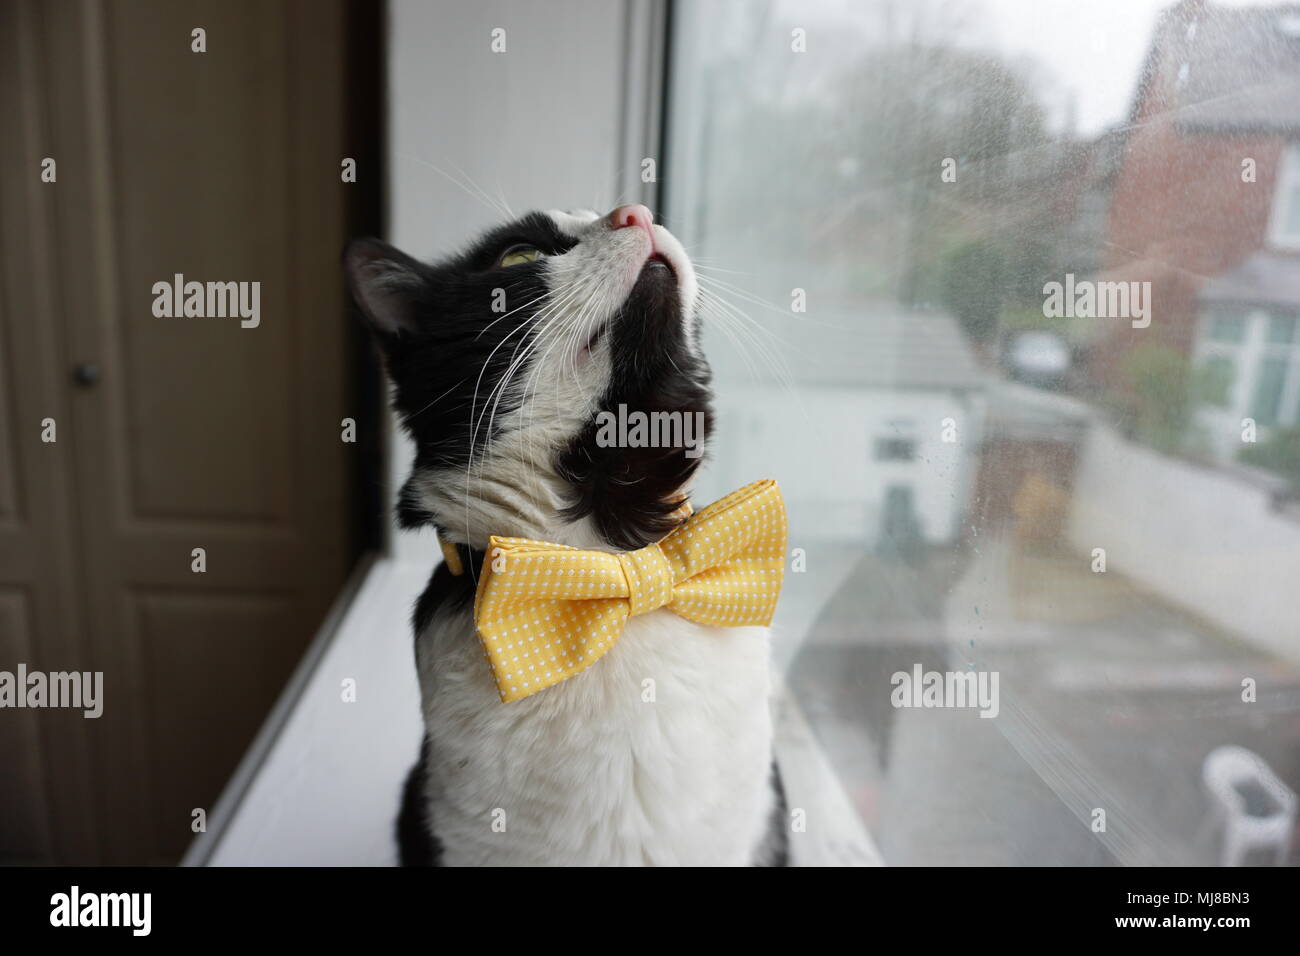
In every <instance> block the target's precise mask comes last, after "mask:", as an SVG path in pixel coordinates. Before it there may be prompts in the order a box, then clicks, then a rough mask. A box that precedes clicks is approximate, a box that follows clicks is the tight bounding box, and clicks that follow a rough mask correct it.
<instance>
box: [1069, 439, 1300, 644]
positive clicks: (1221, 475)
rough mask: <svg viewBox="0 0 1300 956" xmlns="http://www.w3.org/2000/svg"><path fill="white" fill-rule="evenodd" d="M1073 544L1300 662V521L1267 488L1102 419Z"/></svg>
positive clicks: (1090, 445)
mask: <svg viewBox="0 0 1300 956" xmlns="http://www.w3.org/2000/svg"><path fill="white" fill-rule="evenodd" d="M1069 538H1070V543H1071V546H1072V547H1073V548H1074V549H1075V550H1077V551H1079V552H1081V553H1083V554H1090V553H1091V552H1092V549H1093V548H1105V549H1106V564H1107V569H1108V570H1115V571H1119V572H1122V573H1123V574H1125V575H1128V576H1129V577H1131V578H1133V579H1134V580H1136V581H1139V582H1140V583H1141V584H1143V585H1144V586H1145V587H1147V588H1149V589H1151V590H1152V591H1153V592H1155V593H1156V594H1158V595H1160V596H1161V597H1163V598H1165V599H1166V600H1169V601H1171V602H1173V603H1175V604H1179V605H1181V606H1183V607H1185V608H1187V609H1188V610H1191V611H1193V612H1195V613H1198V614H1200V615H1202V616H1203V617H1205V618H1207V619H1208V620H1210V621H1213V622H1214V623H1216V624H1218V625H1219V626H1220V627H1222V628H1223V629H1224V630H1226V631H1228V632H1230V633H1232V634H1234V635H1237V636H1238V637H1241V638H1243V639H1245V640H1248V641H1250V642H1252V643H1254V644H1257V645H1260V646H1261V647H1265V648H1269V649H1271V650H1273V651H1274V652H1275V653H1278V654H1281V655H1284V656H1287V657H1290V658H1292V659H1295V660H1300V613H1297V608H1298V607H1300V599H1298V598H1297V589H1298V588H1300V521H1297V520H1295V519H1294V518H1290V517H1287V516H1285V515H1280V514H1277V513H1275V512H1272V511H1270V510H1269V503H1268V495H1267V492H1266V491H1264V490H1263V489H1262V488H1259V487H1255V486H1253V485H1251V484H1248V483H1247V482H1245V481H1244V480H1243V479H1242V478H1241V477H1240V476H1238V475H1234V474H1232V473H1230V472H1224V471H1216V470H1213V469H1207V468H1199V467H1197V466H1194V465H1190V464H1187V463H1186V462H1182V461H1177V460H1175V459H1172V458H1166V457H1165V456H1163V455H1160V454H1157V453H1156V452H1153V451H1150V450H1148V449H1146V448H1141V447H1139V446H1136V445H1132V444H1129V443H1128V442H1126V441H1124V440H1123V439H1122V438H1120V437H1119V436H1118V435H1117V434H1116V433H1115V432H1114V431H1113V430H1112V429H1110V428H1109V427H1106V426H1103V425H1101V424H1099V423H1094V424H1093V426H1092V427H1091V428H1090V429H1089V430H1088V435H1087V437H1086V438H1085V440H1084V446H1083V448H1082V449H1081V451H1080V454H1079V460H1078V466H1077V471H1076V474H1075V486H1074V497H1073V507H1072V510H1071V514H1070V527H1069Z"/></svg>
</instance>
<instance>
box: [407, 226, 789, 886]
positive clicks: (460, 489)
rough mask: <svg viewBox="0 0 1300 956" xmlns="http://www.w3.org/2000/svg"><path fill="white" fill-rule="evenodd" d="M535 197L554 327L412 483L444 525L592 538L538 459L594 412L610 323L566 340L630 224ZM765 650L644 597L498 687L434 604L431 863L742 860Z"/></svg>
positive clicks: (630, 234) (756, 767) (592, 319)
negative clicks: (517, 687) (609, 642)
mask: <svg viewBox="0 0 1300 956" xmlns="http://www.w3.org/2000/svg"><path fill="white" fill-rule="evenodd" d="M551 215H552V216H553V218H554V219H555V221H556V223H557V224H558V225H559V227H560V228H561V229H562V230H564V231H565V232H568V233H569V234H570V235H573V236H575V237H578V238H580V239H581V240H582V241H580V242H579V244H578V245H577V246H575V247H574V249H573V250H571V251H570V252H569V253H567V254H566V255H563V256H558V257H555V258H554V259H552V260H550V261H549V262H548V268H549V271H548V275H549V281H550V284H551V289H552V296H553V298H554V299H556V300H559V299H562V298H563V297H564V296H565V295H566V293H567V292H569V291H572V292H573V293H574V295H573V296H571V297H570V299H569V301H568V304H567V305H566V307H565V308H563V309H557V310H555V311H554V313H553V314H550V315H548V317H547V319H546V321H547V322H548V323H550V328H551V330H552V331H553V332H555V331H558V330H561V329H571V330H572V331H571V333H570V334H566V335H565V336H562V337H561V336H559V335H558V334H557V335H552V336H551V341H550V343H549V346H548V345H546V344H544V345H543V346H541V348H540V349H539V351H538V352H537V353H536V355H535V356H534V358H535V360H536V365H535V368H534V369H533V371H532V372H531V375H530V376H529V377H527V378H526V379H524V376H521V381H520V382H519V383H518V384H512V385H511V387H512V388H518V389H520V391H518V392H517V393H516V394H517V395H520V396H522V397H523V403H522V405H521V406H520V407H519V408H518V409H516V410H514V411H513V412H510V413H509V414H507V415H503V416H502V418H501V419H500V420H497V421H495V422H494V425H495V426H496V427H498V428H499V429H500V434H499V436H498V437H497V438H495V439H494V440H493V442H492V443H491V445H490V446H489V448H488V450H487V452H486V454H485V456H484V460H482V461H476V462H475V464H474V465H473V466H472V467H471V468H470V470H469V473H468V475H467V474H465V473H461V472H445V473H435V474H432V475H428V476H425V477H424V478H423V479H422V481H421V482H420V484H419V485H418V493H419V495H420V497H421V499H422V503H423V504H424V505H425V506H426V507H427V508H429V510H430V511H432V512H433V513H435V514H439V515H441V516H444V519H445V521H446V523H447V524H449V527H448V528H447V534H448V537H450V538H451V539H453V540H457V541H461V542H468V543H471V544H473V545H474V546H475V547H477V548H479V549H483V548H485V546H486V544H487V537H488V535H490V534H497V535H510V536H522V537H532V538H540V539H544V540H550V541H558V542H562V543H565V544H570V545H574V546H577V547H584V548H600V547H604V546H603V545H602V543H601V539H600V537H599V536H598V535H597V534H596V532H595V530H594V528H593V527H592V525H591V523H590V521H589V520H583V521H581V522H576V523H571V524H566V523H563V522H562V521H561V519H560V518H559V512H560V510H561V509H562V507H563V505H564V492H565V488H566V484H565V482H564V481H563V479H561V478H560V477H559V476H558V475H557V474H556V473H555V471H554V468H553V464H552V462H553V459H554V457H555V455H554V452H555V450H556V449H557V448H559V447H561V446H562V445H563V444H564V443H565V442H566V441H567V440H568V439H569V438H570V437H571V436H572V435H573V434H575V433H576V432H577V431H578V430H579V429H580V428H581V427H582V425H583V423H584V422H586V421H588V420H589V419H590V417H591V415H592V413H593V412H594V411H596V409H595V407H594V402H595V401H596V400H597V398H598V396H600V395H601V394H602V393H603V390H604V386H605V384H606V382H607V380H608V376H609V374H610V363H609V356H608V353H607V351H606V350H607V348H608V342H609V336H605V338H604V340H603V341H602V342H600V343H598V346H597V347H596V348H595V349H593V350H592V351H591V352H590V354H587V353H585V352H583V351H582V350H581V349H580V345H581V343H582V342H585V341H586V339H587V338H588V337H589V334H590V332H592V331H594V330H595V329H597V328H599V327H600V325H601V324H602V323H604V322H607V321H608V320H609V319H610V318H611V317H612V316H613V315H614V313H615V312H616V311H617V310H618V308H619V306H620V305H621V304H622V301H623V299H624V298H626V296H627V294H628V292H629V291H630V290H631V288H632V286H633V284H634V283H635V281H636V277H637V274H638V273H639V272H640V269H641V267H642V266H643V264H644V262H645V259H646V256H647V255H648V245H649V240H648V238H647V237H645V235H644V233H642V231H641V230H639V229H622V230H611V229H610V228H609V226H608V222H607V221H606V220H605V219H604V218H603V217H597V216H596V215H595V214H594V213H575V214H569V213H552V214H551ZM655 230H656V232H655V245H656V247H657V248H658V250H659V251H660V252H661V253H663V254H664V255H665V257H666V258H668V259H669V262H670V263H671V264H672V265H673V268H674V270H675V272H676V273H677V276H678V282H679V288H680V290H681V295H682V299H683V315H682V321H683V322H687V321H688V318H689V316H690V315H691V314H692V312H693V309H694V300H695V296H696V294H697V293H696V280H695V276H694V272H693V270H692V269H691V266H690V263H689V260H687V258H686V256H685V253H684V252H683V251H682V249H681V246H680V245H679V244H678V243H677V240H676V239H674V238H673V237H672V236H671V234H669V233H668V232H667V231H666V230H664V229H663V228H662V227H659V226H656V227H655ZM545 340H546V336H545V335H543V336H542V341H543V342H544V343H545ZM575 347H576V348H575ZM548 349H549V350H548ZM481 400H482V399H480V401H481ZM698 504H704V502H697V505H698ZM462 519H463V520H462ZM768 656H769V652H768V633H767V629H766V628H752V627H747V628H717V627H707V626H704V625H699V624H694V623H692V622H690V621H687V620H685V619H683V618H680V617H678V616H677V615H676V614H674V613H672V612H671V611H668V610H658V611H654V612H652V613H650V614H646V615H643V616H640V617H636V618H633V619H631V620H630V621H629V622H628V624H627V627H626V630H625V632H624V634H623V636H622V637H621V638H620V640H619V641H618V642H617V644H616V645H615V646H614V648H613V649H612V650H611V651H610V652H609V653H608V654H606V655H605V656H604V657H602V658H601V659H600V660H599V661H597V662H596V663H595V664H594V665H593V666H591V667H590V668H588V669H587V670H585V671H583V672H582V673H581V674H578V675H577V676H575V677H572V678H570V679H569V680H566V681H564V682H562V683H560V684H558V685H555V686H553V687H550V688H547V689H546V690H544V691H541V692H539V693H537V694H534V695H532V696H531V697H528V698H525V699H524V700H520V701H515V702H512V703H508V704H503V703H502V702H501V699H500V697H499V695H498V693H497V689H496V686H495V684H494V682H493V680H492V677H491V675H490V673H489V669H488V664H487V661H486V659H485V657H484V654H483V651H482V649H481V646H480V644H479V641H478V639H477V637H476V635H475V633H474V623H473V619H472V612H471V611H470V610H469V609H468V608H466V609H455V610H449V609H445V608H444V609H442V610H440V611H439V612H438V613H436V614H435V615H434V617H433V618H432V620H431V621H430V622H429V624H428V626H427V627H426V628H425V630H424V632H423V633H421V634H420V635H418V638H417V642H416V657H417V663H418V668H419V676H420V688H421V695H422V700H423V710H424V718H425V724H426V726H427V728H428V733H429V752H428V759H429V783H428V792H427V798H428V811H429V816H430V818H431V820H432V824H433V829H434V832H435V833H436V835H437V837H438V839H439V840H440V841H441V843H442V846H443V854H444V856H443V862H444V863H446V864H448V865H493V864H497V865H506V864H524V865H527V864H537V865H593V866H595V865H641V864H651V865H656V864H657V865H672V864H697V865H746V864H749V863H752V862H755V860H756V856H757V854H758V853H759V850H760V847H761V845H762V844H763V841H764V837H765V835H766V832H767V829H768V825H769V822H770V814H771V812H772V801H773V795H772V789H771V786H770V783H769V774H770V770H771V759H772V722H771V716H770V711H769V690H770V688H769V676H768ZM648 681H649V682H653V683H652V684H647V683H646V682H648ZM651 686H653V697H654V699H653V700H647V699H646V698H647V696H649V695H648V692H647V689H648V688H649V687H651ZM494 821H495V822H497V826H496V827H494V825H493V824H494ZM502 823H504V831H502V829H501V824H502Z"/></svg>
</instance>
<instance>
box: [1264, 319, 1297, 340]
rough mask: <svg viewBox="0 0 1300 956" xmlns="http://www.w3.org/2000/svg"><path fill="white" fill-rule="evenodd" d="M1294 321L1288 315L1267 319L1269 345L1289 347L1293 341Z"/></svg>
mask: <svg viewBox="0 0 1300 956" xmlns="http://www.w3.org/2000/svg"><path fill="white" fill-rule="evenodd" d="M1295 326H1296V320H1295V317H1294V316H1290V315H1270V316H1269V317H1268V342H1269V344H1270V345H1290V344H1291V343H1292V342H1294V341H1295Z"/></svg>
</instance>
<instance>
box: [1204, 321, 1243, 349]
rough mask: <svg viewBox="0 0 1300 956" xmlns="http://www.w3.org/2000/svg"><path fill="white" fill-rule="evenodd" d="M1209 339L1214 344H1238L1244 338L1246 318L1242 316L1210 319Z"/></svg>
mask: <svg viewBox="0 0 1300 956" xmlns="http://www.w3.org/2000/svg"><path fill="white" fill-rule="evenodd" d="M1210 338H1211V339H1212V340H1213V341H1215V342H1228V343H1232V344H1236V343H1240V342H1242V341H1244V340H1245V338H1246V318H1245V316H1242V315H1215V316H1213V317H1211V319H1210Z"/></svg>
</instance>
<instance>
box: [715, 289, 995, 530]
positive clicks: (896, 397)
mask: <svg viewBox="0 0 1300 956" xmlns="http://www.w3.org/2000/svg"><path fill="white" fill-rule="evenodd" d="M788 338H789V337H788ZM785 365H786V366H787V368H788V371H789V372H790V373H791V378H792V379H793V381H794V382H796V383H798V385H797V391H794V390H791V389H787V388H785V387H784V385H783V384H782V383H781V381H779V380H777V379H776V378H769V379H766V380H763V381H757V382H753V383H752V384H748V385H744V386H737V385H736V384H730V385H728V387H727V388H726V389H722V390H719V393H718V395H717V398H716V407H717V413H718V428H717V431H716V435H717V439H716V441H717V444H716V445H715V447H714V449H713V453H712V462H711V464H710V466H709V470H708V473H707V475H706V481H707V482H708V483H709V484H707V485H705V486H703V487H702V489H701V493H700V498H701V500H707V499H708V497H709V494H708V493H705V491H706V490H707V491H710V492H716V493H718V494H721V493H724V492H725V491H726V490H729V489H730V488H732V487H737V486H738V485H739V484H743V483H744V482H745V481H752V480H753V479H754V478H755V477H763V476H765V475H767V474H768V472H769V471H770V470H771V468H772V461H773V458H772V449H774V448H780V449H782V453H781V455H780V456H779V460H780V463H781V469H782V470H781V473H780V475H778V476H775V477H779V478H780V481H781V487H782V490H783V492H784V495H785V499H786V503H787V506H788V508H789V511H790V516H791V535H792V537H791V544H792V546H796V545H797V543H798V542H797V541H796V540H795V539H796V538H799V539H800V540H804V541H808V540H816V541H825V542H839V543H843V544H852V545H854V546H855V547H858V548H862V547H866V548H871V547H876V546H879V545H881V544H882V541H881V537H882V534H884V533H885V531H886V528H899V527H900V526H901V527H906V528H912V529H915V532H916V535H917V538H918V539H919V541H920V542H923V543H925V544H930V545H946V544H953V543H955V542H956V541H957V540H958V538H959V537H960V534H961V528H962V525H963V522H964V521H965V520H966V518H967V514H968V509H969V505H970V499H971V495H972V493H973V490H974V486H975V476H976V472H977V470H978V460H979V450H980V448H981V445H982V436H983V431H984V404H985V402H984V388H985V374H984V373H983V372H982V371H981V370H980V369H979V367H978V365H977V364H976V361H975V357H974V354H973V352H972V350H971V348H970V345H969V344H968V342H967V340H966V337H965V336H964V335H962V333H961V330H960V329H959V328H958V326H957V322H956V320H955V319H953V318H952V317H951V316H949V315H946V314H942V313H925V312H913V311H909V310H907V309H905V308H903V307H901V306H898V305H896V304H893V303H885V302H880V303H869V304H866V305H863V304H860V303H859V304H853V305H849V304H847V303H846V304H844V305H842V306H840V307H838V308H835V307H830V306H828V307H827V308H826V309H824V310H822V309H819V311H818V315H817V321H816V322H809V323H808V324H807V325H806V327H804V328H803V329H801V331H800V334H799V336H798V338H797V339H796V338H790V348H789V350H788V352H787V354H786V355H785ZM746 380H750V381H752V378H751V377H749V376H746V375H744V373H740V374H737V375H735V376H734V377H733V382H735V381H746Z"/></svg>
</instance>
